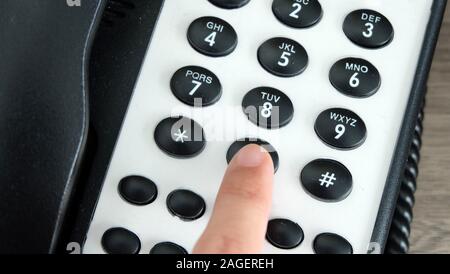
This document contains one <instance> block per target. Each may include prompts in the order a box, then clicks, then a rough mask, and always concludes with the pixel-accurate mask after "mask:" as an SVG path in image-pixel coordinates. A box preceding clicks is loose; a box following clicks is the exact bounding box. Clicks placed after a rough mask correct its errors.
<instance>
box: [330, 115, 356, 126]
mask: <svg viewBox="0 0 450 274" xmlns="http://www.w3.org/2000/svg"><path fill="white" fill-rule="evenodd" d="M330 120H334V121H336V122H338V123H342V124H346V125H349V126H351V127H356V123H357V122H358V120H356V119H354V118H350V117H347V116H345V115H342V114H338V113H334V112H331V113H330Z"/></svg>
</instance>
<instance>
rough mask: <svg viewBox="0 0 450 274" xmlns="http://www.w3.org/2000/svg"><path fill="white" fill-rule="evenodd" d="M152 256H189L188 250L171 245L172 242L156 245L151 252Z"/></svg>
mask: <svg viewBox="0 0 450 274" xmlns="http://www.w3.org/2000/svg"><path fill="white" fill-rule="evenodd" d="M150 254H161V255H163V254H164V255H185V254H188V252H187V251H186V249H184V248H183V247H181V246H179V245H177V244H174V243H171V242H163V243H159V244H156V245H155V246H154V247H153V248H152V249H151V250H150Z"/></svg>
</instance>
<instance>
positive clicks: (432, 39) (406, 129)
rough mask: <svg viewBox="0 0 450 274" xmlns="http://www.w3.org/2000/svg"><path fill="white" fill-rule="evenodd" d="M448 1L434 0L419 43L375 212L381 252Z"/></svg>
mask: <svg viewBox="0 0 450 274" xmlns="http://www.w3.org/2000/svg"><path fill="white" fill-rule="evenodd" d="M446 5H447V0H434V3H433V6H432V11H431V17H430V21H429V23H428V27H427V33H426V36H425V40H424V43H423V46H422V52H421V55H420V59H419V63H418V66H417V70H416V75H415V80H414V84H413V87H412V90H411V96H410V98H409V102H408V108H407V110H406V113H405V117H404V119H403V126H402V129H401V132H400V135H399V140H398V142H397V147H396V151H395V154H394V158H393V160H392V163H391V168H390V171H389V175H388V178H387V181H386V187H385V189H384V193H383V198H382V201H381V205H380V209H379V212H378V217H377V221H376V224H375V228H374V232H373V235H372V242H376V243H379V244H380V245H381V248H382V252H384V248H385V246H386V242H387V239H388V236H389V231H390V227H391V222H392V217H393V216H394V213H395V210H396V204H397V199H398V195H399V191H400V187H401V182H402V181H403V179H404V176H405V175H404V171H405V167H406V166H407V161H408V157H409V153H410V148H411V144H412V141H413V138H414V132H415V128H416V122H417V117H418V115H419V113H420V110H421V108H422V103H423V100H424V98H425V90H426V84H427V81H428V75H429V72H430V68H431V63H432V60H433V55H434V51H435V48H436V44H437V40H438V38H439V31H440V28H441V24H442V19H443V16H444V12H445V7H446Z"/></svg>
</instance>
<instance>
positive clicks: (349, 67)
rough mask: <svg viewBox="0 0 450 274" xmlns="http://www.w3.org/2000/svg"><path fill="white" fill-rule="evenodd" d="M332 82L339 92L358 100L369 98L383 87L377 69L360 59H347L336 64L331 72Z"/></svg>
mask: <svg viewBox="0 0 450 274" xmlns="http://www.w3.org/2000/svg"><path fill="white" fill-rule="evenodd" d="M330 81H331V84H332V85H333V86H334V87H335V88H336V89H337V90H338V91H340V92H342V93H343V94H345V95H348V96H352V97H357V98H366V97H369V96H371V95H373V94H375V93H376V92H377V91H378V90H379V88H380V86H381V76H380V73H379V72H378V70H377V68H376V67H375V66H374V65H372V64H371V63H370V62H369V61H366V60H364V59H360V58H345V59H342V60H339V61H338V62H336V63H335V64H334V65H333V67H332V68H331V70H330Z"/></svg>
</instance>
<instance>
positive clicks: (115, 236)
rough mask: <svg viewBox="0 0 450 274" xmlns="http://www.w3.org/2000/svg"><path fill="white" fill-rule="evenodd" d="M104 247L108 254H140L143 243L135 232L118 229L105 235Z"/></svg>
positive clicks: (112, 229) (103, 239) (108, 231)
mask: <svg viewBox="0 0 450 274" xmlns="http://www.w3.org/2000/svg"><path fill="white" fill-rule="evenodd" d="M102 246H103V249H104V250H105V252H106V253H108V254H138V253H139V251H140V249H141V241H140V240H139V238H138V236H137V235H136V234H134V233H133V232H131V231H129V230H127V229H125V228H120V227H116V228H111V229H109V230H107V231H106V232H105V233H104V234H103V237H102Z"/></svg>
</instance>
